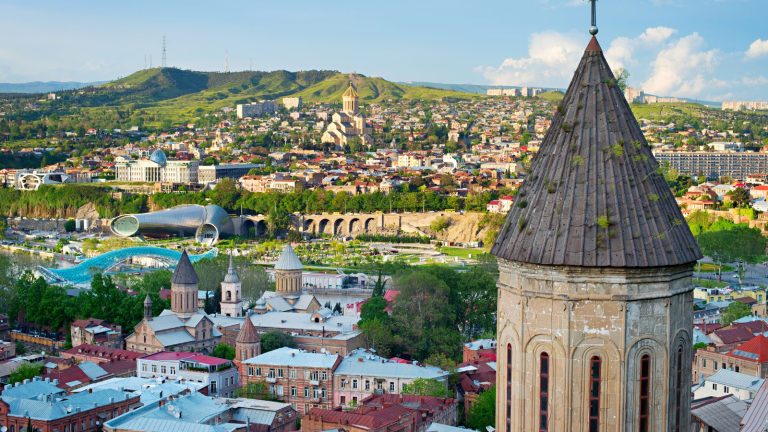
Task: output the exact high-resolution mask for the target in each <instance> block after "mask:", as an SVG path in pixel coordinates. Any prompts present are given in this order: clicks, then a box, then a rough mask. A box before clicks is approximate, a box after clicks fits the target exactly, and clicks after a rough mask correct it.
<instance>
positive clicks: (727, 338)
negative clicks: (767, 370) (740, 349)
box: [712, 327, 755, 345]
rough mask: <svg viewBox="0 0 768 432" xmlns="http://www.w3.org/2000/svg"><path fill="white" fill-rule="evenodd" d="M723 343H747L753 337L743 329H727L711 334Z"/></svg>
mask: <svg viewBox="0 0 768 432" xmlns="http://www.w3.org/2000/svg"><path fill="white" fill-rule="evenodd" d="M712 333H714V334H715V336H717V337H718V338H720V340H721V341H723V343H724V344H726V345H730V344H734V343H739V342H744V341H748V340H750V339H751V338H753V337H754V336H755V335H754V334H753V333H752V332H751V331H749V330H748V329H746V328H745V327H729V328H723V329H720V330H715V331H714V332H712Z"/></svg>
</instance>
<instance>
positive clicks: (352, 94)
mask: <svg viewBox="0 0 768 432" xmlns="http://www.w3.org/2000/svg"><path fill="white" fill-rule="evenodd" d="M342 97H353V98H356V97H357V89H355V86H354V85H352V82H350V83H349V87H347V90H346V91H345V92H344V94H343V95H342Z"/></svg>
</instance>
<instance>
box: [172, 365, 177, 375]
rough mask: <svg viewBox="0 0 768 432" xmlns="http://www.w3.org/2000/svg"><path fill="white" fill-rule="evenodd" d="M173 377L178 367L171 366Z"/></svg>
mask: <svg viewBox="0 0 768 432" xmlns="http://www.w3.org/2000/svg"><path fill="white" fill-rule="evenodd" d="M171 375H176V366H171Z"/></svg>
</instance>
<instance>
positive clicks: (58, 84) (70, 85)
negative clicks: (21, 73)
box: [0, 81, 104, 93]
mask: <svg viewBox="0 0 768 432" xmlns="http://www.w3.org/2000/svg"><path fill="white" fill-rule="evenodd" d="M102 83H104V81H98V82H90V83H87V82H78V81H32V82H26V83H0V93H50V92H57V91H63V90H77V89H80V88H83V87H88V86H93V85H99V84H102Z"/></svg>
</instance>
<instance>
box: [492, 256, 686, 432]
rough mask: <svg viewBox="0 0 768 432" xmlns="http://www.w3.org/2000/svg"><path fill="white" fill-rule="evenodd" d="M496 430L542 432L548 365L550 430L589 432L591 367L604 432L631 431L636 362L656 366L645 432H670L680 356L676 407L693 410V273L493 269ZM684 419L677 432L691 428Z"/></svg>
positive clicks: (502, 263)
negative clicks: (543, 373)
mask: <svg viewBox="0 0 768 432" xmlns="http://www.w3.org/2000/svg"><path fill="white" fill-rule="evenodd" d="M499 265H500V270H501V275H500V279H499V284H498V286H499V309H498V313H499V315H498V316H499V318H498V368H497V370H498V374H497V377H498V378H497V379H498V382H497V395H498V396H497V423H496V424H497V429H498V430H499V431H501V432H506V423H507V397H506V396H507V373H506V371H507V346H508V345H509V346H510V347H511V351H512V356H511V357H512V361H511V363H510V364H511V372H512V375H511V381H512V382H511V387H512V388H511V392H510V394H511V415H510V420H511V424H510V428H509V432H516V431H538V430H539V426H540V425H539V410H540V402H539V397H538V395H539V362H540V355H541V353H542V352H546V353H547V354H548V355H549V356H550V373H549V383H550V384H549V430H550V431H588V430H589V428H588V426H589V424H588V418H589V414H588V408H589V403H588V401H589V397H588V394H589V392H588V390H589V378H590V360H591V358H592V357H593V356H598V357H599V358H600V359H601V361H602V366H601V377H600V378H601V386H600V409H599V417H600V430H601V431H621V430H637V429H638V426H637V409H638V408H639V398H638V385H637V383H638V380H639V364H640V363H639V362H640V358H641V357H642V355H643V354H645V353H648V354H649V355H650V356H651V358H652V373H651V382H652V392H651V399H650V405H651V413H650V415H649V420H650V421H651V423H650V425H649V430H657V431H660V430H671V428H672V427H673V426H674V424H675V423H674V421H675V418H674V416H670V415H669V413H672V412H674V407H675V406H676V405H677V399H676V395H677V393H676V392H674V391H668V389H670V388H672V387H674V386H676V384H677V383H676V381H675V379H676V374H674V373H670V366H675V368H673V370H676V354H677V347H678V346H681V347H683V353H682V358H683V361H682V365H681V366H682V368H683V370H682V375H681V379H682V382H681V386H680V387H681V389H682V391H681V393H680V395H681V396H680V397H681V403H682V405H683V407H684V409H683V411H682V412H683V413H687V412H689V411H688V410H686V409H685V408H687V407H689V406H690V400H689V392H688V389H689V388H690V355H691V352H690V351H691V344H690V332H691V328H692V321H691V313H690V311H691V310H692V309H691V308H692V295H691V289H692V287H691V282H690V275H691V270H692V269H691V267H689V266H684V267H677V268H661V269H645V270H642V269H605V268H568V267H547V266H533V265H525V264H519V263H512V262H508V261H505V260H500V262H499ZM689 421H690V420H689V419H688V418H682V419H681V427H682V429H681V430H685V429H687V428H688V424H689Z"/></svg>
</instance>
